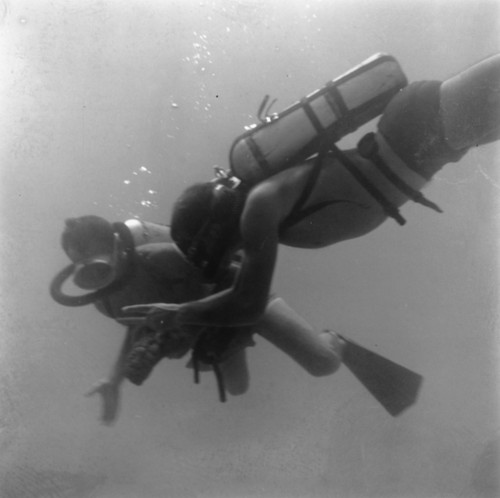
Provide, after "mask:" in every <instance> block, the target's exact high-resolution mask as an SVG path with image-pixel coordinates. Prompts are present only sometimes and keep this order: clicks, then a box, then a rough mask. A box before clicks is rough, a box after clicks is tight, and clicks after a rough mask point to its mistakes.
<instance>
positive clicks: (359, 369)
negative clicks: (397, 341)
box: [339, 334, 423, 417]
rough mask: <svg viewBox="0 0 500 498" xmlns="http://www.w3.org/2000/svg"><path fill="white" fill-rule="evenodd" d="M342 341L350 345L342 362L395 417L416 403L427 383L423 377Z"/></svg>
mask: <svg viewBox="0 0 500 498" xmlns="http://www.w3.org/2000/svg"><path fill="white" fill-rule="evenodd" d="M339 335H340V334H339ZM340 338H341V339H342V340H344V341H345V343H346V345H345V347H344V351H343V355H342V363H344V365H345V366H346V367H347V368H348V369H349V370H350V371H351V372H352V373H353V374H354V375H355V376H356V377H357V379H358V380H359V381H360V382H361V383H362V384H363V385H364V386H365V387H366V389H368V391H369V392H370V393H371V394H372V395H373V396H374V397H375V399H376V400H377V401H378V402H379V403H380V404H381V405H382V406H383V407H384V408H385V409H386V410H387V411H388V412H389V413H390V414H391V415H392V416H393V417H397V416H398V415H400V414H401V413H402V412H403V411H404V410H406V409H407V408H408V407H409V406H411V405H412V404H414V403H415V402H416V400H417V397H418V392H419V390H420V386H421V384H422V381H423V377H422V376H421V375H419V374H417V373H415V372H412V371H411V370H408V369H407V368H405V367H403V366H401V365H398V364H397V363H394V362H393V361H391V360H388V359H387V358H384V357H383V356H380V355H378V354H377V353H374V352H373V351H370V350H368V349H366V348H364V347H362V346H360V345H359V344H356V343H355V342H353V341H351V340H350V339H346V338H345V337H343V336H340Z"/></svg>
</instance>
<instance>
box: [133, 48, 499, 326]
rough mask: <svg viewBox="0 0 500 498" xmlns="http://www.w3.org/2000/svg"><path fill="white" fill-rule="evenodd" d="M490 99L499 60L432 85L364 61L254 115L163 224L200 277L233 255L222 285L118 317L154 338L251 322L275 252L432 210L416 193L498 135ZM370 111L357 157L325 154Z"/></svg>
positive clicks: (390, 65) (390, 64)
mask: <svg viewBox="0 0 500 498" xmlns="http://www.w3.org/2000/svg"><path fill="white" fill-rule="evenodd" d="M388 81H389V83H390V87H389V88H384V87H383V85H385V84H386V83H387V82H388ZM391 81H392V83H391ZM380 88H382V90H380V91H379V89H380ZM370 92H372V93H373V92H378V93H377V94H375V95H373V94H370ZM365 93H366V94H368V96H367V97H366V98H365V96H364V94H365ZM499 96H500V55H494V56H492V57H489V58H487V59H485V60H482V61H481V62H479V63H478V64H476V65H474V66H472V67H470V68H468V69H466V70H464V71H463V72H461V73H459V74H457V75H456V76H453V77H451V78H449V79H447V80H445V81H443V82H441V81H419V82H414V83H412V84H410V85H407V82H406V81H405V78H404V75H401V71H399V70H398V67H397V66H396V65H395V60H394V59H392V58H391V57H390V56H376V57H374V58H372V59H371V60H369V61H367V63H365V64H362V65H361V66H359V67H357V68H355V69H354V70H353V71H351V72H348V73H346V75H344V76H342V77H340V78H338V79H337V80H333V81H332V82H330V83H329V84H328V85H327V86H326V87H325V88H323V89H321V90H319V91H317V92H315V93H313V94H311V95H309V96H308V97H307V98H304V99H302V100H301V101H300V102H298V103H296V104H294V105H293V106H291V107H290V108H289V109H286V110H285V111H283V112H282V113H281V114H275V115H268V113H266V116H265V118H264V119H261V123H260V124H259V125H257V126H255V127H254V128H253V129H251V130H249V131H248V132H247V133H245V134H244V135H242V136H241V137H239V138H238V139H237V140H236V141H235V143H234V144H233V147H232V150H231V154H230V163H231V170H230V172H229V173H226V174H222V173H221V172H219V175H218V178H216V179H215V180H213V181H211V182H207V183H201V184H196V185H194V186H191V187H189V188H188V189H187V190H186V191H185V192H184V193H183V194H182V195H181V196H180V198H179V199H178V200H177V202H176V204H175V207H174V211H173V215H172V219H171V233H172V238H173V239H174V241H175V242H176V243H177V245H178V246H179V248H180V249H181V250H182V251H183V252H184V254H185V255H186V257H187V259H188V260H189V261H191V262H192V264H193V265H195V266H196V267H197V268H199V269H200V270H201V271H202V272H204V274H206V275H207V276H208V277H210V276H214V275H217V272H218V271H219V268H221V267H223V266H224V261H226V260H227V258H230V257H231V256H232V255H233V254H234V253H235V252H237V251H239V252H240V253H241V254H242V260H241V267H240V269H239V271H238V273H237V276H236V278H235V280H234V283H233V284H232V285H231V286H230V287H228V288H226V289H224V290H222V291H220V292H216V293H214V294H211V295H209V296H206V297H204V298H202V299H200V300H197V301H190V302H187V303H183V304H176V303H173V304H171V303H151V304H150V305H140V306H132V307H128V308H126V309H125V312H126V314H127V316H129V317H130V319H131V320H132V319H133V320H135V321H134V322H133V323H136V324H140V323H146V324H147V323H150V324H151V323H156V324H158V323H160V326H159V327H158V330H161V327H162V326H166V324H173V325H175V326H176V327H180V328H183V329H185V330H189V329H196V327H201V326H207V325H211V326H218V327H234V326H240V325H251V324H254V323H256V321H258V320H259V318H260V317H261V316H262V313H263V312H264V310H265V309H266V305H267V296H268V295H269V291H270V288H271V283H272V279H273V273H274V269H275V264H276V259H277V253H278V247H279V244H284V245H288V246H293V247H298V248H305V249H315V248H321V247H325V246H330V245H332V244H335V243H338V242H341V241H344V240H348V239H352V238H356V237H361V236H363V235H365V234H367V233H369V232H371V231H372V230H374V229H375V228H377V227H378V226H380V225H381V224H382V223H384V222H385V221H386V220H387V219H388V218H393V219H394V220H395V221H396V222H397V223H399V224H401V225H402V224H404V223H405V220H404V218H403V216H402V215H401V213H400V211H399V208H400V207H401V206H402V205H403V204H405V203H406V202H407V201H408V200H413V201H415V202H418V203H420V204H421V205H422V206H425V207H427V208H430V209H433V210H435V211H440V209H439V207H438V206H437V204H435V203H434V202H432V201H431V200H429V199H427V198H426V197H424V196H423V194H422V193H421V190H422V189H423V188H424V187H425V186H426V185H427V184H428V183H429V182H430V180H431V179H432V177H433V175H434V174H435V173H436V172H437V171H439V170H440V169H441V168H442V167H443V166H444V165H445V164H447V163H450V162H457V161H459V160H460V159H461V158H462V157H463V156H464V154H466V152H467V150H468V149H469V148H471V147H475V146H478V145H483V144H488V143H490V142H493V141H495V140H497V139H498V138H499V135H500V126H499V125H500V121H499V116H500V98H499ZM264 105H265V103H263V106H261V110H262V109H263V107H264ZM380 113H382V116H381V118H380V120H379V122H378V126H377V128H378V129H377V131H376V132H375V133H368V134H367V135H365V136H364V137H363V138H362V139H361V140H360V142H359V143H358V146H357V148H355V149H352V150H347V151H341V150H340V149H338V148H337V146H336V145H335V142H336V141H337V140H339V138H341V137H342V136H344V135H345V134H346V133H349V132H352V131H353V130H354V129H356V128H357V127H359V126H360V125H361V124H364V123H365V122H367V121H368V120H369V119H372V118H373V117H374V115H375V116H376V115H378V114H380ZM259 114H260V113H259ZM332 116H333V117H332Z"/></svg>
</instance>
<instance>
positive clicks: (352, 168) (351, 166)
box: [332, 144, 406, 225]
mask: <svg viewBox="0 0 500 498" xmlns="http://www.w3.org/2000/svg"><path fill="white" fill-rule="evenodd" d="M332 152H333V154H334V155H335V157H336V158H337V159H338V160H339V161H340V162H341V163H342V164H343V166H344V167H345V168H346V169H347V171H349V173H351V175H352V176H353V177H354V178H355V179H356V180H357V181H358V183H359V184H360V185H361V186H362V187H363V188H364V189H365V190H366V191H367V192H368V193H369V194H370V195H371V196H372V197H373V198H374V199H375V200H376V201H377V202H378V203H379V204H380V206H381V207H382V209H383V210H384V212H385V213H386V214H387V216H390V217H391V218H394V219H395V220H396V221H397V222H398V223H399V224H400V225H404V224H405V223H406V220H405V219H404V218H403V216H401V214H400V212H399V209H398V208H397V207H396V206H395V205H394V204H393V203H392V202H391V201H390V200H389V199H387V197H386V196H385V195H384V194H383V193H382V192H381V191H380V190H379V189H378V188H377V187H375V185H373V183H372V182H371V181H370V180H369V179H368V178H367V177H366V176H365V175H364V173H363V172H362V171H360V170H359V169H358V167H357V165H356V164H355V163H354V162H353V161H351V160H350V159H349V158H348V157H347V156H346V155H345V154H344V153H343V152H342V151H341V150H340V149H339V148H338V147H337V146H336V145H334V144H333V145H332Z"/></svg>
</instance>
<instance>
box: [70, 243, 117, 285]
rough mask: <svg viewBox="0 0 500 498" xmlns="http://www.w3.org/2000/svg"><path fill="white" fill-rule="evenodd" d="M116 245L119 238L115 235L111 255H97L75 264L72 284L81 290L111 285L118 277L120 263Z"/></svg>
mask: <svg viewBox="0 0 500 498" xmlns="http://www.w3.org/2000/svg"><path fill="white" fill-rule="evenodd" d="M118 244H119V238H118V235H117V234H115V239H114V244H113V252H112V253H111V254H99V255H96V256H92V257H90V258H86V259H84V260H81V261H79V262H78V263H75V270H74V273H73V282H74V284H75V285H76V286H78V287H80V288H81V289H85V290H96V289H102V288H104V287H106V286H108V285H110V284H111V283H113V282H114V280H115V279H116V277H117V275H118V266H119V262H120V258H119V250H118Z"/></svg>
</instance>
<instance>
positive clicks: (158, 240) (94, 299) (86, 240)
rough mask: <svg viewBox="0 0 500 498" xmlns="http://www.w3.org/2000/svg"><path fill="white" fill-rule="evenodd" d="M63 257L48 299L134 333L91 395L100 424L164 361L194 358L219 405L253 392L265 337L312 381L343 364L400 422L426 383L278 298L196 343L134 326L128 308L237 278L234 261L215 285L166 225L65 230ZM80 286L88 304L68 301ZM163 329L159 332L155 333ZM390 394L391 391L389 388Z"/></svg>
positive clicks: (178, 333)
mask: <svg viewBox="0 0 500 498" xmlns="http://www.w3.org/2000/svg"><path fill="white" fill-rule="evenodd" d="M61 242H62V247H63V250H64V251H65V253H66V254H67V256H68V257H69V258H70V259H71V261H72V263H71V264H70V265H69V266H67V267H65V268H64V269H63V270H61V271H60V272H59V273H58V274H57V275H56V277H55V278H54V279H53V281H52V283H51V286H50V292H51V295H52V297H53V298H54V300H55V301H56V302H58V303H59V304H62V305H65V306H83V305H86V304H94V305H95V306H96V308H97V309H98V310H99V311H100V312H101V313H103V314H104V315H106V316H108V317H110V318H113V319H115V320H117V321H118V322H120V323H122V324H124V325H126V326H127V332H126V336H125V340H124V342H123V345H122V347H121V350H120V352H119V355H118V358H117V359H116V361H115V363H114V365H113V367H112V369H111V372H110V374H109V376H108V377H107V378H104V379H102V380H100V381H98V382H97V383H96V384H95V385H94V386H93V387H92V388H91V389H90V390H89V391H88V393H87V394H88V395H94V394H98V395H100V397H101V399H102V410H101V421H102V422H103V423H104V424H107V425H109V424H112V423H113V422H114V421H115V420H116V419H117V416H118V410H119V406H120V386H121V384H122V383H123V381H124V380H125V379H128V380H129V381H130V382H132V383H133V384H136V385H141V384H142V383H143V382H144V381H145V380H146V379H147V378H148V377H149V376H150V375H151V372H152V371H153V369H154V367H155V366H156V364H158V362H159V361H160V360H161V359H162V358H169V359H179V358H182V357H184V356H185V355H186V354H187V353H188V352H191V360H190V361H189V362H188V365H187V366H188V367H191V368H193V369H194V373H195V381H196V382H199V372H200V371H203V370H209V369H212V370H213V371H214V373H215V375H216V378H217V383H218V388H219V396H220V399H221V401H225V400H226V389H227V391H228V392H229V393H230V394H232V395H239V394H243V393H244V392H246V390H247V389H248V384H249V373H248V365H247V360H246V348H247V347H249V346H252V345H253V344H254V342H253V339H252V337H253V335H255V334H258V335H260V336H262V337H264V338H265V339H266V340H268V341H269V342H271V343H272V344H273V345H275V346H276V347H278V348H279V349H281V350H282V351H283V352H284V353H285V354H287V355H288V356H290V357H291V358H292V359H294V360H295V361H296V362H297V363H298V364H299V365H301V366H302V367H303V368H304V369H305V370H306V371H308V372H309V373H310V374H311V375H313V376H325V375H330V374H332V373H333V372H335V371H336V370H337V369H338V368H339V366H340V362H341V361H342V362H343V363H344V364H345V365H346V366H347V367H348V368H349V369H350V370H351V371H352V372H353V373H354V374H355V375H356V377H357V378H358V379H359V380H360V381H361V382H362V383H363V384H364V385H365V387H366V388H367V389H368V390H369V392H370V393H371V394H372V395H373V396H374V397H375V398H376V399H377V400H378V401H379V402H380V403H381V404H382V406H383V407H384V408H385V409H386V410H387V411H388V412H389V413H390V414H391V415H393V416H397V415H399V414H400V413H402V412H403V411H404V410H405V409H406V408H408V407H409V406H410V405H411V404H413V403H414V402H415V400H416V398H417V394H418V391H419V388H420V385H421V382H422V377H421V376H420V375H418V374H416V373H415V372H412V371H410V370H408V369H406V368H405V367H403V366H401V365H398V364H396V363H393V362H391V361H390V360H388V359H386V358H384V357H382V356H380V355H377V354H375V353H373V352H371V351H368V350H366V349H364V348H363V347H361V346H359V345H357V344H355V343H353V342H352V341H350V340H348V339H346V338H345V337H341V336H340V335H339V334H336V333H335V332H332V331H329V330H325V331H322V332H317V331H315V330H314V329H313V328H312V327H311V326H310V325H309V324H308V323H307V322H306V321H305V320H304V319H303V318H301V317H300V316H299V315H298V314H297V313H296V312H295V311H294V310H292V309H291V308H290V307H289V306H288V305H287V304H286V303H285V302H284V301H283V300H282V299H280V298H277V297H274V296H271V297H270V298H269V299H268V302H267V305H266V310H265V312H264V313H263V315H262V316H261V317H260V319H259V320H258V321H256V323H255V324H252V325H251V326H241V327H233V328H230V329H228V328H222V329H220V328H217V327H212V328H210V327H205V328H202V329H200V328H197V330H196V334H193V333H192V331H187V332H186V331H185V330H183V329H179V328H177V327H165V326H164V325H163V324H161V323H155V324H154V326H151V324H143V323H139V324H137V323H135V320H134V319H132V320H129V319H128V318H126V317H124V313H123V311H122V308H123V307H126V306H130V305H138V304H145V303H150V302H152V301H168V302H177V303H183V302H189V301H190V300H195V299H199V298H200V297H202V296H206V295H209V294H210V293H213V292H217V291H218V289H220V288H226V287H228V286H230V285H231V284H232V282H233V280H234V278H235V274H236V272H237V271H238V261H232V262H231V264H229V265H227V267H226V268H225V271H219V274H218V277H217V280H216V281H215V283H213V282H212V283H210V282H208V280H207V279H206V278H205V277H204V276H203V274H202V272H200V270H198V269H197V268H196V267H194V265H192V264H191V263H189V262H188V260H187V259H186V257H185V256H184V255H183V253H182V252H181V251H180V250H179V248H178V247H177V246H176V244H175V243H173V242H172V241H171V238H170V230H169V228H168V227H166V226H164V225H157V224H154V223H148V222H143V221H139V220H135V219H134V220H127V221H126V222H125V223H109V222H108V221H107V220H105V219H103V218H101V217H98V216H82V217H79V218H73V219H69V220H66V223H65V229H64V231H63V234H62V239H61ZM69 279H72V281H73V283H74V284H75V285H76V286H77V287H79V288H80V289H84V290H86V291H89V292H88V293H87V294H83V295H82V294H79V295H69V294H67V293H65V292H64V291H63V286H64V284H66V282H67V281H68V280H69ZM156 328H159V329H160V330H161V332H157V331H156ZM388 386H389V387H388Z"/></svg>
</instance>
